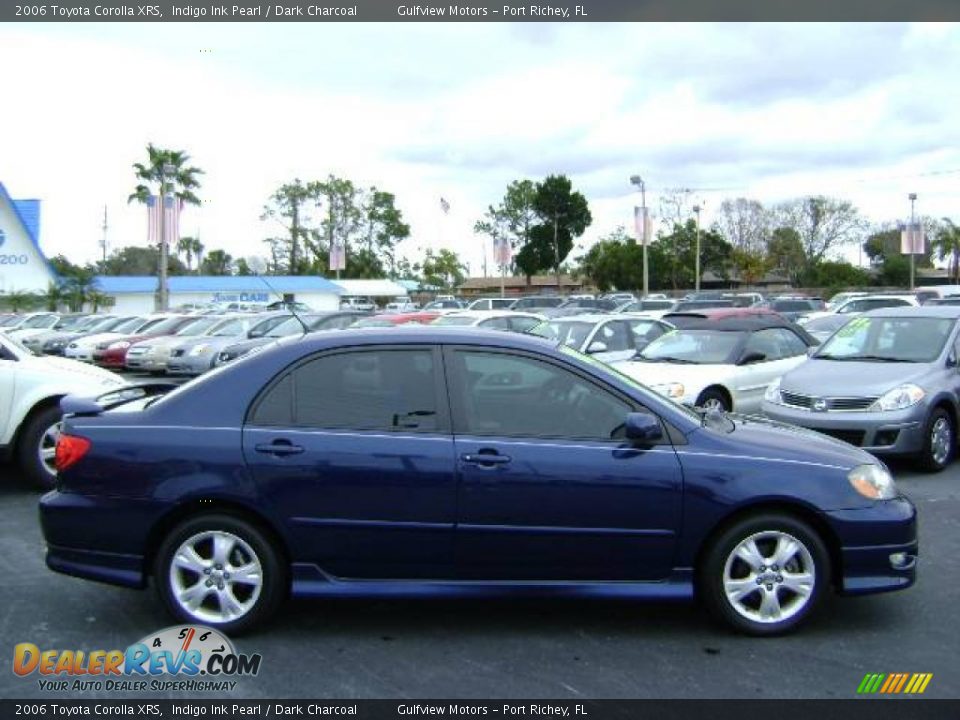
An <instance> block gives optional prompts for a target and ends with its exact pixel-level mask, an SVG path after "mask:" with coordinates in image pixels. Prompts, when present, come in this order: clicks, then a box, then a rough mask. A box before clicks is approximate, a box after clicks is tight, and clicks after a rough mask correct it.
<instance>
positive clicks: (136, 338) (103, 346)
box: [93, 315, 199, 370]
mask: <svg viewBox="0 0 960 720" xmlns="http://www.w3.org/2000/svg"><path fill="white" fill-rule="evenodd" d="M198 319H199V318H198V317H197V316H195V315H173V316H171V317H168V318H166V319H164V320H161V321H160V322H158V323H157V324H156V325H153V326H151V327H150V328H149V329H148V330H147V331H146V332H144V333H141V334H140V335H128V336H126V337H118V338H113V339H111V340H107V341H105V342H102V343H100V344H99V345H97V347H96V348H95V349H94V351H93V362H94V363H95V364H96V365H99V366H100V367H104V368H111V369H115V370H123V369H124V367H125V366H126V362H127V350H129V349H130V346H131V345H133V344H134V343H138V342H140V341H141V340H147V339H149V338H152V337H159V336H161V335H173V334H174V333H175V332H177V331H178V330H180V329H181V328H183V327H184V326H186V325H189V324H190V323H192V322H196V321H197V320H198Z"/></svg>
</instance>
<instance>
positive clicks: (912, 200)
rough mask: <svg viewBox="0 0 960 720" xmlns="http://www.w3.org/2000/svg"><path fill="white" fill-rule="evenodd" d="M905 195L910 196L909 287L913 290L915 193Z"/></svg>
mask: <svg viewBox="0 0 960 720" xmlns="http://www.w3.org/2000/svg"><path fill="white" fill-rule="evenodd" d="M907 197H908V198H910V289H911V290H913V288H914V285H915V281H914V258H915V257H916V256H915V255H914V252H913V251H914V250H916V248H915V247H914V239H915V238H916V235H915V234H914V233H915V232H916V228H915V227H914V223H915V220H914V212H913V211H914V203H916V202H917V194H916V193H910V194H909V195H907Z"/></svg>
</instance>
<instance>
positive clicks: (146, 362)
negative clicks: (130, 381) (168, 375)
mask: <svg viewBox="0 0 960 720" xmlns="http://www.w3.org/2000/svg"><path fill="white" fill-rule="evenodd" d="M168 360H169V357H168V356H160V355H130V353H127V359H126V367H127V369H128V370H149V371H161V370H166V369H167V361H168Z"/></svg>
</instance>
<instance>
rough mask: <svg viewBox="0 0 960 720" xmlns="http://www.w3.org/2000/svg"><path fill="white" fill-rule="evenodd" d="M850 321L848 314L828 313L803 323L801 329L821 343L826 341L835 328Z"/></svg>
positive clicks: (837, 328)
mask: <svg viewBox="0 0 960 720" xmlns="http://www.w3.org/2000/svg"><path fill="white" fill-rule="evenodd" d="M848 322H850V316H849V315H837V314H836V313H830V314H829V315H824V316H823V317H818V318H814V319H813V320H810V321H809V322H806V323H804V324H803V329H804V330H806V331H807V332H808V333H810V334H811V335H813V336H814V337H815V338H816V339H817V340H819V341H820V342H821V343H823V342H826V340H827V338H829V337H830V336H831V335H833V334H834V333H835V332H836V331H837V330H839V329H840V328H842V327H843V326H844V325H846V324H847V323H848Z"/></svg>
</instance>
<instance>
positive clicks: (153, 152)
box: [127, 143, 203, 205]
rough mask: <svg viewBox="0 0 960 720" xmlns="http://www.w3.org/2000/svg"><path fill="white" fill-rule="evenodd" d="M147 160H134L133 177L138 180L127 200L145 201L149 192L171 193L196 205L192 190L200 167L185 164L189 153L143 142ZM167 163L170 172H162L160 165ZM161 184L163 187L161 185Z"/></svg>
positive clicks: (196, 184) (142, 202) (188, 158)
mask: <svg viewBox="0 0 960 720" xmlns="http://www.w3.org/2000/svg"><path fill="white" fill-rule="evenodd" d="M147 158H148V162H147V163H146V164H144V163H134V164H133V169H134V170H135V171H136V176H137V180H139V181H140V182H139V183H138V184H137V186H136V188H134V190H133V192H132V193H131V194H130V196H129V197H128V198H127V202H128V203H131V202H134V201H136V202H138V203H141V204H146V202H147V198H148V197H150V195H153V194H159V195H162V194H164V193H165V192H172V193H173V195H174V196H175V197H178V198H180V200H182V201H183V202H184V203H185V204H187V205H199V204H200V198H198V197H197V196H196V194H195V193H194V192H193V191H194V190H196V189H197V188H199V187H200V181H199V180H197V175H202V174H203V170H201V169H200V168H198V167H194V166H192V165H190V166H188V165H187V163H188V162H189V161H190V156H189V155H187V154H186V153H185V152H184V151H183V150H165V149H163V148H158V147H156V146H155V145H154V144H153V143H149V144H148V145H147ZM167 165H170V166H172V168H173V171H172V172H169V173H165V172H164V167H165V166H167ZM161 183H162V185H163V187H161Z"/></svg>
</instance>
